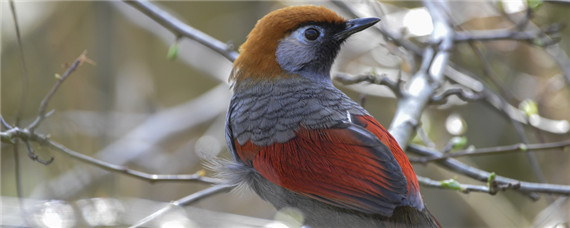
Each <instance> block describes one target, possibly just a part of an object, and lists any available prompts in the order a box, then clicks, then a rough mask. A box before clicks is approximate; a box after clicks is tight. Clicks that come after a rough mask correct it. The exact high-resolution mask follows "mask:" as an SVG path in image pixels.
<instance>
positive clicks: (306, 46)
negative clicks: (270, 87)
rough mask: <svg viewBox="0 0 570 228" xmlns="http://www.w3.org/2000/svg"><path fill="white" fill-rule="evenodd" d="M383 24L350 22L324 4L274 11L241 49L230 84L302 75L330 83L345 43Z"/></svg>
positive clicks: (359, 20)
mask: <svg viewBox="0 0 570 228" xmlns="http://www.w3.org/2000/svg"><path fill="white" fill-rule="evenodd" d="M379 20H380V19H379V18H359V19H352V20H346V19H344V18H343V17H341V16H339V15H337V14H336V13H335V12H333V11H331V10H329V9H327V8H325V7H322V6H291V7H286V8H283V9H279V10H275V11H273V12H271V13H269V14H267V15H266V16H264V17H263V18H261V19H260V20H259V21H257V24H256V25H255V27H254V28H253V30H251V32H250V33H249V35H248V36H247V41H246V42H245V43H244V44H243V45H242V46H241V47H240V49H239V50H240V55H239V57H238V58H237V60H236V61H235V62H234V68H233V70H232V73H231V75H230V81H234V82H241V81H245V80H246V79H250V80H263V79H276V78H280V77H296V76H301V77H306V78H309V79H311V80H315V81H328V82H330V77H329V73H330V69H331V65H332V63H333V62H334V59H335V57H336V55H337V53H338V51H339V49H340V45H341V44H342V42H343V41H345V40H346V38H348V37H349V36H350V35H352V34H354V33H356V32H359V31H362V30H363V29H365V28H368V27H370V26H372V25H373V24H375V23H376V22H378V21H379Z"/></svg>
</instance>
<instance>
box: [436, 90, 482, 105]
mask: <svg viewBox="0 0 570 228" xmlns="http://www.w3.org/2000/svg"><path fill="white" fill-rule="evenodd" d="M452 95H455V96H457V97H458V98H459V99H461V100H463V101H478V100H481V99H482V98H483V97H484V96H483V94H480V93H473V92H472V91H469V90H464V89H461V88H452V89H448V90H446V91H444V92H443V93H442V94H439V95H433V96H432V97H431V100H430V102H431V103H432V104H444V103H445V102H446V100H447V98H448V97H450V96H452Z"/></svg>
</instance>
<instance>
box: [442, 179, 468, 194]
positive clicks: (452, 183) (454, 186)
mask: <svg viewBox="0 0 570 228" xmlns="http://www.w3.org/2000/svg"><path fill="white" fill-rule="evenodd" d="M441 187H444V188H448V189H451V190H457V191H463V190H464V188H463V187H461V184H460V183H459V182H457V181H456V180H455V179H449V180H442V181H441Z"/></svg>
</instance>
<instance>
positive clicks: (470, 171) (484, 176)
mask: <svg viewBox="0 0 570 228" xmlns="http://www.w3.org/2000/svg"><path fill="white" fill-rule="evenodd" d="M407 151H409V152H413V153H416V154H419V155H422V156H428V157H431V156H439V155H440V154H441V153H439V152H438V151H435V150H432V149H429V148H427V147H423V146H419V145H409V146H408V147H407ZM436 163H437V164H439V165H440V166H441V167H443V168H445V169H448V170H451V171H453V172H455V173H459V174H462V175H465V176H468V177H470V178H473V179H475V180H478V181H481V182H487V181H488V178H489V176H490V175H491V173H489V172H487V171H484V170H480V169H477V168H474V167H471V166H468V165H466V164H463V163H462V162H460V161H458V160H455V159H453V158H446V159H443V160H440V161H436ZM495 181H496V182H497V183H498V184H500V185H508V184H520V188H518V189H517V191H519V192H522V193H525V194H526V195H527V196H528V197H530V198H531V199H533V200H538V199H539V198H540V197H539V195H538V194H537V193H548V194H558V195H570V186H568V185H556V184H542V183H533V182H524V181H519V180H515V179H512V178H507V177H503V176H499V175H497V176H496V178H495Z"/></svg>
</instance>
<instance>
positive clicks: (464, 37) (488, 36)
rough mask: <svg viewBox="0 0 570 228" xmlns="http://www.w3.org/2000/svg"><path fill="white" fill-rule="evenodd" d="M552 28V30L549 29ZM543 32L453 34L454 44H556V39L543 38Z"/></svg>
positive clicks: (506, 30) (555, 30)
mask: <svg viewBox="0 0 570 228" xmlns="http://www.w3.org/2000/svg"><path fill="white" fill-rule="evenodd" d="M550 28H552V29H550ZM547 29H548V32H549V33H551V32H552V33H556V32H559V31H560V30H561V29H562V27H548V28H547ZM543 34H544V32H540V33H537V32H525V31H516V30H511V29H496V30H486V31H467V32H457V33H456V34H455V39H454V40H455V42H472V41H492V40H518V41H527V42H529V43H531V44H535V45H538V46H543V47H547V46H550V45H552V44H555V43H556V42H558V40H556V39H551V38H550V37H547V36H543Z"/></svg>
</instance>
